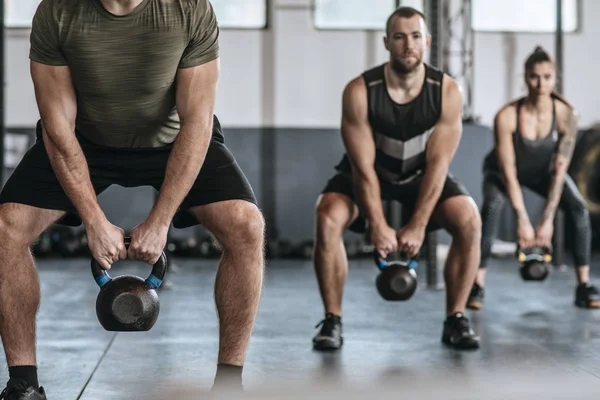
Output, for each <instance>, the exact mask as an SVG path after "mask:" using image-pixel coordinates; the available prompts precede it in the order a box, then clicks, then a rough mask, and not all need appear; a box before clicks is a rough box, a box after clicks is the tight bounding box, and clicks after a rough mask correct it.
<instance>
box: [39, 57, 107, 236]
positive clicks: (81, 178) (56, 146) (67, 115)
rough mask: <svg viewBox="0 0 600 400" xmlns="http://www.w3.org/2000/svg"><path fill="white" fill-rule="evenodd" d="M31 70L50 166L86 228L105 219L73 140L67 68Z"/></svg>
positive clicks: (73, 107) (72, 94) (74, 111)
mask: <svg viewBox="0 0 600 400" xmlns="http://www.w3.org/2000/svg"><path fill="white" fill-rule="evenodd" d="M30 69H31V77H32V79H33V85H34V89H35V97H36V101H37V105H38V109H39V112H40V116H41V119H42V125H43V127H44V130H43V138H44V146H45V147H46V151H47V153H48V157H49V159H50V164H51V165H52V168H53V170H54V173H55V174H56V177H57V178H58V181H59V182H60V184H61V186H62V188H63V190H64V191H65V193H66V194H67V196H68V197H69V199H70V200H71V201H72V202H73V205H74V206H75V208H76V209H77V212H78V213H79V215H80V216H81V219H82V221H83V223H84V225H86V226H88V225H89V224H91V223H93V222H94V221H96V220H98V219H100V218H105V216H104V213H103V211H102V209H101V208H100V205H99V204H98V201H97V199H96V192H95V190H94V187H93V186H92V182H91V180H90V173H89V169H88V164H87V161H86V159H85V156H84V154H83V151H82V149H81V146H80V145H79V142H78V141H77V138H76V136H75V119H76V116H77V98H76V95H75V89H74V88H73V83H72V81H71V73H70V70H69V67H66V66H59V67H56V66H49V65H44V64H40V63H37V62H35V61H31V64H30Z"/></svg>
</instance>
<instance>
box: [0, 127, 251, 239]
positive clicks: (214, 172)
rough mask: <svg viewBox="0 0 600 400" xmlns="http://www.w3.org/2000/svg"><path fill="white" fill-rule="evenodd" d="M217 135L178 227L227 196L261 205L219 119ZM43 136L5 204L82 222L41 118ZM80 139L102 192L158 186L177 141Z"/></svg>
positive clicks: (0, 197) (2, 196) (16, 174)
mask: <svg viewBox="0 0 600 400" xmlns="http://www.w3.org/2000/svg"><path fill="white" fill-rule="evenodd" d="M213 129H214V130H215V132H214V134H213V139H212V140H211V143H210V146H209V148H208V152H207V154H206V159H205V161H204V164H203V165H202V168H201V170H200V173H199V174H198V177H197V178H196V182H195V183H194V184H193V185H192V188H191V189H190V191H189V193H188V195H187V196H186V197H185V199H184V200H183V202H182V203H181V205H180V208H179V210H178V212H177V213H176V215H175V217H174V218H173V226H175V227H176V228H186V227H189V226H193V225H197V224H198V223H199V222H198V221H197V220H196V218H194V217H193V216H192V214H190V213H189V212H187V209H189V208H190V207H194V206H200V205H205V204H210V203H216V202H219V201H225V200H238V199H239V200H246V201H249V202H252V203H254V204H256V199H255V196H254V192H253V190H252V187H251V186H250V183H249V182H248V180H247V179H246V177H245V176H244V173H243V172H242V170H241V169H240V167H239V166H238V164H237V162H236V161H235V158H234V157H233V155H232V154H231V152H230V151H229V150H228V149H227V147H225V144H224V143H223V141H222V140H221V138H222V136H221V132H220V129H221V128H220V125H219V124H218V120H216V118H215V124H214V128H213ZM36 137H37V140H36V142H35V144H34V145H33V146H32V147H31V148H30V149H29V150H28V151H27V152H26V153H25V155H24V156H23V159H22V160H21V161H20V163H19V165H18V166H17V168H16V169H15V170H14V171H13V173H12V175H11V176H10V178H9V179H8V181H7V182H6V184H5V185H4V188H3V189H2V192H1V193H0V203H21V204H27V205H30V206H34V207H38V208H44V209H51V210H61V211H66V212H67V214H66V215H65V216H64V217H63V218H62V219H61V220H60V221H57V223H59V224H62V225H70V226H78V225H80V224H81V218H80V217H79V216H78V215H77V211H76V209H75V207H74V206H73V204H72V203H71V200H69V198H68V197H67V195H66V194H65V192H64V191H63V189H62V187H61V185H60V183H59V182H58V179H57V178H56V175H55V174H54V170H53V169H52V166H51V165H50V160H49V159H48V154H47V153H46V149H45V147H44V142H43V138H42V126H41V123H40V122H38V124H37V128H36ZM77 139H78V140H79V143H80V145H81V148H82V150H83V153H84V155H85V158H86V160H87V163H88V167H89V171H90V178H91V181H92V185H93V186H94V189H95V190H96V194H97V195H98V194H100V193H102V192H103V191H104V190H106V189H107V188H108V187H109V186H111V185H120V186H123V187H138V186H152V187H154V188H155V189H156V190H160V187H161V185H162V183H163V180H164V178H165V171H166V167H167V161H168V158H169V155H170V153H171V149H172V147H173V145H168V146H164V147H159V148H136V149H123V148H112V147H105V146H100V145H96V144H93V143H91V142H90V141H89V140H86V139H85V138H83V137H82V136H81V135H80V134H78V135H77Z"/></svg>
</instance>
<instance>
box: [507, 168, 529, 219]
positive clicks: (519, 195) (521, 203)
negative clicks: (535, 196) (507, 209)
mask: <svg viewBox="0 0 600 400" xmlns="http://www.w3.org/2000/svg"><path fill="white" fill-rule="evenodd" d="M505 182H506V192H507V194H508V200H509V201H510V204H511V206H512V208H513V211H514V212H515V217H516V219H517V222H530V221H529V215H528V214H527V208H526V207H525V200H524V199H523V191H522V190H521V185H520V183H519V181H518V180H517V179H516V178H507V177H506V176H505Z"/></svg>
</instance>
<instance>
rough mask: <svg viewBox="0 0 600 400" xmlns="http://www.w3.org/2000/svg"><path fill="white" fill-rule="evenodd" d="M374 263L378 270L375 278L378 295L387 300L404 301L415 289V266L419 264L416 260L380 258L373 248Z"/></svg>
mask: <svg viewBox="0 0 600 400" xmlns="http://www.w3.org/2000/svg"><path fill="white" fill-rule="evenodd" d="M373 254H374V258H375V265H377V267H378V268H379V270H380V272H379V274H378V275H377V278H376V280H375V286H376V287H377V291H378V292H379V295H380V296H381V297H382V298H384V299H385V300H387V301H406V300H408V299H410V298H411V297H412V295H413V294H414V293H415V290H417V273H416V272H415V268H417V266H418V265H419V263H418V262H417V260H415V259H409V258H406V257H404V259H401V260H398V261H391V262H388V261H387V259H383V258H381V256H380V255H379V252H378V251H377V250H375V252H374V253H373Z"/></svg>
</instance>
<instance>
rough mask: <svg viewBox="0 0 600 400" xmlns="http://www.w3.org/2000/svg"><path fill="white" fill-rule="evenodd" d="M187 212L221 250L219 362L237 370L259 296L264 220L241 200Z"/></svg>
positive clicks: (217, 288)
mask: <svg viewBox="0 0 600 400" xmlns="http://www.w3.org/2000/svg"><path fill="white" fill-rule="evenodd" d="M190 212H191V213H192V214H194V215H195V216H196V217H197V218H198V220H199V221H201V222H202V224H203V225H205V226H206V227H207V228H208V230H209V231H210V232H212V233H213V234H214V235H215V238H216V239H217V240H218V241H219V243H220V244H221V246H222V248H223V254H222V257H221V260H220V262H219V267H218V270H217V276H216V279H215V303H216V307H217V314H218V318H219V357H218V363H219V365H233V366H239V367H241V366H243V365H244V361H245V356H246V349H247V347H248V342H249V340H250V335H251V333H252V329H253V326H254V320H255V318H256V314H257V312H258V305H259V302H260V297H261V291H262V282H263V273H264V227H265V225H264V220H263V217H262V214H261V212H260V210H259V209H258V207H256V205H254V204H252V203H249V202H246V201H243V200H233V201H223V202H219V203H214V204H209V205H205V206H200V207H195V208H193V209H191V211H190ZM240 376H241V375H240Z"/></svg>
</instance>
